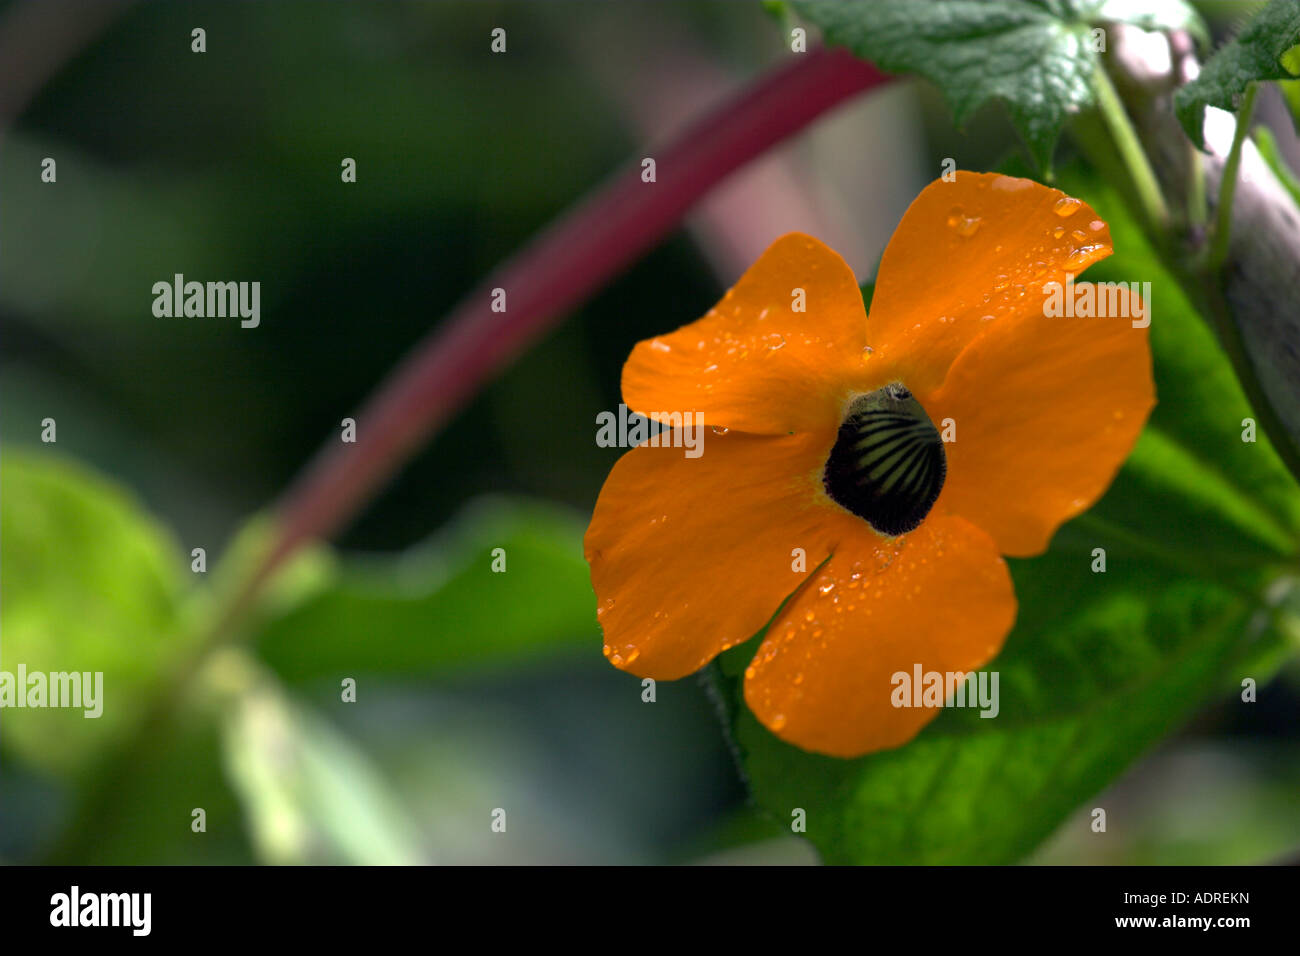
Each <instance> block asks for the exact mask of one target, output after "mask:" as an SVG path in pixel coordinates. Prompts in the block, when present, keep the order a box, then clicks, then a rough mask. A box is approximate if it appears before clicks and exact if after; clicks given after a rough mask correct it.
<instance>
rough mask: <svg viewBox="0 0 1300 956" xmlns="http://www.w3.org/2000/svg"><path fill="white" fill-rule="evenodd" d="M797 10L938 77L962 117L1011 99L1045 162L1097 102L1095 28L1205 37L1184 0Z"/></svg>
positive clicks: (886, 65) (898, 0) (939, 2)
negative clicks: (1071, 122)
mask: <svg viewBox="0 0 1300 956" xmlns="http://www.w3.org/2000/svg"><path fill="white" fill-rule="evenodd" d="M795 9H796V10H797V11H798V12H799V14H800V15H801V16H803V17H804V18H806V19H807V20H809V21H810V22H812V23H814V24H816V25H817V26H818V27H820V28H821V30H822V33H823V34H824V36H825V38H826V40H827V42H829V43H833V44H839V45H843V46H847V47H848V48H849V49H851V50H852V51H853V52H854V53H856V54H857V55H858V56H860V57H862V58H864V59H867V60H871V61H872V62H873V63H875V64H876V65H877V66H879V67H880V68H881V69H883V70H887V71H889V72H891V73H916V74H919V75H920V76H923V77H925V78H926V79H928V80H930V81H931V82H933V83H934V84H935V85H936V86H938V87H939V89H940V90H941V91H942V93H943V95H944V97H945V99H946V100H947V102H948V105H949V107H950V108H951V109H952V112H953V117H954V119H955V120H956V121H957V123H958V124H961V123H963V122H964V121H965V120H966V119H967V118H968V117H970V116H971V115H972V114H973V113H974V112H975V111H976V110H978V109H979V108H980V107H981V106H983V105H984V104H985V103H987V102H989V101H990V100H1000V101H1002V102H1003V103H1005V104H1006V107H1007V109H1008V111H1009V112H1010V114H1011V118H1012V120H1013V121H1014V123H1015V124H1016V128H1017V129H1018V130H1019V132H1020V134H1021V136H1022V137H1024V140H1025V142H1026V144H1027V145H1028V146H1029V150H1030V153H1031V154H1032V155H1033V157H1034V160H1035V162H1037V163H1038V165H1039V167H1040V168H1042V169H1047V168H1049V167H1050V165H1051V158H1052V150H1053V148H1054V147H1055V145H1056V141H1057V138H1058V137H1059V136H1060V132H1061V128H1062V127H1063V126H1064V125H1065V122H1066V120H1067V119H1068V118H1069V117H1070V115H1071V114H1073V113H1076V112H1078V111H1079V110H1081V109H1085V108H1087V107H1089V106H1091V105H1092V103H1093V91H1092V85H1091V84H1092V75H1093V71H1094V70H1096V69H1098V68H1099V66H1098V59H1097V53H1096V52H1095V49H1094V42H1093V30H1094V29H1097V28H1099V27H1100V26H1101V25H1103V24H1105V23H1112V22H1126V23H1133V24H1135V25H1137V26H1140V27H1143V28H1145V29H1180V28H1183V29H1192V30H1193V32H1195V33H1196V34H1197V35H1198V36H1204V29H1203V27H1202V26H1201V25H1200V20H1199V17H1198V16H1197V15H1196V12H1195V11H1194V10H1192V9H1191V8H1190V7H1189V6H1188V5H1187V4H1184V3H1182V2H1167V3H1154V2H1137V0H1040V2H1035V0H927V2H925V3H917V2H915V0H853V2H832V0H814V2H805V3H798V4H796V5H795Z"/></svg>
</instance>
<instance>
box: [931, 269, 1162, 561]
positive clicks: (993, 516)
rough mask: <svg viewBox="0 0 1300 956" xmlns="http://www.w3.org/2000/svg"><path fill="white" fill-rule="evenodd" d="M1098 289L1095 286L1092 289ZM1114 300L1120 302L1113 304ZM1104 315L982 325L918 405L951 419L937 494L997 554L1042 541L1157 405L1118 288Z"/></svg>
mask: <svg viewBox="0 0 1300 956" xmlns="http://www.w3.org/2000/svg"><path fill="white" fill-rule="evenodd" d="M1094 288H1096V287H1094ZM1121 303H1122V304H1121ZM1114 305H1115V306H1116V309H1115V311H1116V312H1119V311H1120V308H1122V309H1123V312H1122V314H1120V315H1114V313H1112V315H1114V317H1111V318H1078V317H1069V318H1067V317H1059V318H1051V317H1047V316H1044V315H1042V314H1038V315H1028V316H1022V317H1019V318H1016V319H1011V320H1008V321H1005V322H999V323H996V324H995V325H993V326H991V327H990V328H989V330H988V331H987V332H986V333H985V334H984V335H982V336H980V337H979V338H978V339H976V340H975V341H974V342H972V343H971V344H970V346H968V347H967V348H966V350H965V351H964V352H962V353H961V355H960V356H958V357H957V360H956V361H955V362H954V363H953V366H952V370H951V371H950V372H949V374H948V379H947V381H946V382H944V384H943V387H942V388H941V389H940V390H939V391H938V392H937V393H935V394H934V396H933V397H931V398H930V399H929V400H928V401H927V404H926V408H927V410H928V411H929V412H930V414H931V416H934V417H936V418H935V420H936V421H938V420H941V419H943V418H951V419H952V420H953V422H954V424H955V432H954V434H955V437H956V441H953V442H951V443H949V444H948V445H945V446H944V447H945V450H946V451H947V452H948V480H947V484H946V486H945V488H944V492H943V494H944V497H943V499H942V500H941V501H940V502H939V503H938V506H942V507H943V508H945V509H946V510H947V511H950V512H952V513H955V514H959V515H962V516H963V517H965V518H967V519H969V520H970V521H972V522H974V523H975V524H977V525H979V526H980V527H981V528H983V529H984V530H985V531H987V532H988V533H989V534H991V535H992V536H993V538H994V539H995V540H996V541H997V543H998V547H999V548H1000V549H1001V550H1002V553H1003V554H1010V555H1017V556H1026V555H1033V554H1039V553H1041V552H1043V551H1044V550H1046V548H1047V545H1048V542H1049V541H1050V540H1051V537H1052V534H1053V533H1054V532H1055V531H1056V529H1057V528H1058V527H1059V526H1060V525H1061V524H1063V523H1064V522H1065V521H1068V520H1069V519H1070V518H1072V517H1074V516H1075V515H1077V514H1079V513H1080V512H1081V511H1084V510H1086V509H1087V508H1089V507H1091V506H1092V504H1093V503H1094V502H1095V501H1096V500H1097V499H1098V498H1100V497H1101V495H1102V493H1103V492H1104V491H1105V490H1106V489H1107V488H1108V487H1109V486H1110V483H1111V481H1112V479H1114V477H1115V473H1116V472H1117V471H1118V470H1119V467H1120V465H1121V464H1123V462H1124V459H1125V458H1126V457H1128V453H1129V452H1130V451H1131V450H1132V448H1133V445H1134V443H1135V442H1136V441H1137V438H1138V433H1139V432H1141V431H1142V426H1143V425H1144V424H1145V423H1146V420H1147V415H1148V414H1150V412H1151V408H1152V407H1153V406H1154V405H1155V384H1154V382H1153V381H1152V378H1151V348H1150V345H1149V343H1148V336H1147V329H1146V328H1134V327H1133V324H1132V323H1133V320H1132V319H1130V318H1128V317H1125V316H1134V315H1136V314H1137V312H1136V309H1137V307H1138V297H1137V295H1136V294H1135V293H1130V292H1129V291H1127V290H1123V292H1122V300H1117V302H1116V303H1115V304H1114Z"/></svg>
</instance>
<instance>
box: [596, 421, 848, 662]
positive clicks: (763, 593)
mask: <svg viewBox="0 0 1300 956" xmlns="http://www.w3.org/2000/svg"><path fill="white" fill-rule="evenodd" d="M704 436H705V437H704V443H703V448H704V454H703V455H701V456H700V457H699V458H686V457H685V455H684V454H683V450H682V449H681V448H665V447H658V448H655V447H650V446H648V445H642V446H639V447H637V448H634V449H632V450H631V451H629V452H628V453H627V454H626V455H624V456H623V457H622V458H620V459H619V461H618V463H617V464H616V465H615V466H614V470H613V471H612V472H611V473H610V476H609V478H608V479H607V480H606V482H605V487H604V488H603V489H602V490H601V493H600V498H599V500H598V501H597V502H596V509H595V513H594V514H593V515H592V519H591V525H590V527H588V529H587V535H586V538H585V540H584V542H583V544H584V550H585V551H586V556H587V561H588V563H589V564H590V565H591V582H592V586H593V587H594V588H595V591H596V599H597V614H598V615H599V617H600V623H601V627H602V628H603V630H604V633H605V653H606V655H607V656H608V657H609V658H610V661H611V662H612V663H613V664H615V665H616V666H618V667H621V668H623V669H625V670H630V671H632V672H633V673H635V674H637V675H639V676H641V677H653V678H656V679H659V680H671V679H675V678H678V677H683V676H685V675H687V674H691V673H693V672H695V671H696V670H699V668H700V667H702V666H703V665H704V664H706V663H708V661H709V660H711V659H712V658H713V657H714V656H715V655H716V654H718V653H719V652H721V651H723V650H725V649H726V648H728V647H731V646H733V645H735V644H739V643H741V642H743V641H746V640H749V639H750V638H751V637H753V636H754V635H755V634H756V633H758V631H759V630H761V629H762V627H763V626H764V625H765V624H767V622H768V621H769V620H770V619H771V617H772V615H773V614H774V613H775V612H776V610H777V608H778V607H779V606H780V604H781V602H782V601H783V600H784V599H785V598H786V596H787V595H789V594H790V592H791V591H793V590H795V588H797V587H798V586H799V584H800V582H802V581H803V580H805V579H806V578H807V576H808V574H809V573H810V572H811V571H812V570H813V569H815V568H816V567H817V565H818V564H819V563H820V562H821V561H822V560H823V559H824V558H825V557H826V556H827V555H828V554H830V552H831V551H832V550H833V549H834V548H835V547H837V546H838V545H839V544H840V543H841V542H842V541H845V540H851V539H853V538H854V537H861V538H873V537H874V532H872V531H871V529H870V527H869V526H868V525H867V524H866V523H865V522H863V521H861V520H859V519H857V518H855V517H853V516H852V515H850V514H849V513H848V512H846V511H844V510H842V509H841V508H839V506H838V505H835V504H834V503H832V502H831V501H830V500H829V499H828V498H827V497H826V496H825V493H824V491H823V490H822V484H821V474H822V469H823V467H824V465H825V461H826V456H827V454H828V453H829V451H830V447H831V445H832V444H833V443H834V441H835V433H834V432H828V433H822V434H812V435H789V436H786V435H783V436H759V435H746V434H743V433H740V432H728V433H726V434H724V435H718V434H716V433H714V432H713V430H712V429H710V428H705V429H704ZM796 548H802V549H804V552H805V555H806V557H805V559H804V560H803V562H802V563H801V564H799V565H798V566H799V567H801V568H803V570H798V571H796V570H794V568H795V567H796V561H795V555H794V554H793V551H794V549H796Z"/></svg>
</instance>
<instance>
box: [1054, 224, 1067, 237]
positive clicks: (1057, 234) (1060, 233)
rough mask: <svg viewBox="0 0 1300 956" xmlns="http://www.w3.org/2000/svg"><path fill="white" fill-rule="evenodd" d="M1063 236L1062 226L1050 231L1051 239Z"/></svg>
mask: <svg viewBox="0 0 1300 956" xmlns="http://www.w3.org/2000/svg"><path fill="white" fill-rule="evenodd" d="M1063 235H1065V227H1064V226H1057V227H1056V228H1055V229H1053V230H1052V238H1053V239H1060V238H1061V237H1062V236H1063Z"/></svg>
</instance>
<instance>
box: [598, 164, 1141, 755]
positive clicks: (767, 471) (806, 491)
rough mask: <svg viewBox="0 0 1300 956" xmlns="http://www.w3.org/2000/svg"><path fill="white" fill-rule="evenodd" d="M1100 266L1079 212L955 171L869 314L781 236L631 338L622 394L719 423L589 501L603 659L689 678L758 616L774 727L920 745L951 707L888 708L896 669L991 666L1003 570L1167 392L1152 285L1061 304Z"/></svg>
mask: <svg viewBox="0 0 1300 956" xmlns="http://www.w3.org/2000/svg"><path fill="white" fill-rule="evenodd" d="M1110 252H1111V242H1110V231H1109V228H1108V227H1107V226H1106V224H1105V223H1104V222H1102V221H1101V220H1099V219H1098V218H1097V216H1096V214H1095V213H1094V212H1093V211H1092V210H1091V209H1090V208H1089V207H1088V206H1087V205H1085V204H1084V203H1081V202H1079V201H1078V200H1075V199H1071V198H1068V197H1066V196H1065V195H1064V194H1062V193H1061V192H1059V191H1057V190H1054V189H1048V188H1047V187H1045V186H1041V185H1039V184H1037V183H1034V182H1030V181H1028V180H1022V179H1013V178H1010V177H1006V176H996V175H992V174H976V173H968V172H959V173H958V174H957V178H956V181H955V182H934V183H931V184H930V185H929V186H928V187H926V189H925V190H924V191H923V192H922V193H921V195H920V196H918V197H917V199H916V200H915V201H914V202H913V203H912V205H911V207H910V208H909V209H908V211H907V213H906V214H905V215H904V217H903V221H902V222H901V223H900V225H899V227H898V230H897V231H896V232H895V233H894V236H893V238H892V239H891V240H890V243H889V247H888V248H887V249H886V250H885V255H884V258H883V259H882V261H881V264H880V273H879V281H878V283H877V285H876V289H875V294H874V297H873V300H872V305H871V317H870V319H868V318H867V316H866V313H865V310H864V308H863V305H862V296H861V293H860V291H859V289H858V284H857V281H856V280H855V279H854V276H853V273H852V272H851V270H850V269H849V268H848V266H847V265H846V264H845V263H844V261H843V260H842V259H840V257H839V256H837V255H836V254H835V253H834V252H832V251H831V250H830V249H828V248H827V247H826V246H824V245H822V244H821V243H820V242H818V241H817V240H815V239H813V238H811V237H809V236H805V235H800V234H791V235H787V236H784V237H782V238H781V239H778V240H777V241H776V242H775V243H773V245H772V246H771V247H770V248H769V249H768V250H767V252H765V253H764V254H763V256H762V258H760V259H759V260H758V262H756V263H755V264H754V265H753V266H752V267H751V268H750V269H749V271H748V272H746V273H745V275H744V276H742V277H741V279H740V281H739V282H738V283H737V284H736V286H735V288H733V289H732V290H731V291H730V292H728V293H727V294H726V295H725V296H724V297H723V299H722V301H721V302H719V303H718V304H717V305H716V306H715V307H714V308H713V309H712V310H710V311H709V313H708V314H707V315H706V316H704V318H702V319H700V320H699V321H697V322H693V323H691V324H690V325H687V326H685V327H683V328H681V329H678V330H677V331H676V332H673V333H672V334H670V335H664V336H660V337H658V338H655V339H651V340H650V341H647V342H641V343H639V344H638V345H637V346H636V348H635V349H634V350H633V351H632V355H631V357H630V358H629V359H628V362H627V365H626V366H625V367H624V369H623V396H624V400H625V401H626V403H627V405H628V407H629V408H630V409H632V410H633V411H637V412H640V413H642V414H645V415H648V416H650V417H651V418H654V419H656V420H659V421H667V415H668V413H670V412H691V411H693V412H696V413H697V414H698V415H699V416H700V418H701V419H702V421H703V423H704V424H705V425H706V426H708V427H705V428H704V429H703V432H702V435H703V439H704V440H703V453H702V454H701V455H700V456H699V457H695V458H692V457H688V456H686V455H685V454H683V450H682V448H681V447H671V446H669V445H668V443H667V442H660V444H659V445H657V446H650V445H641V446H639V447H637V448H634V449H632V450H631V451H629V452H628V453H627V454H626V455H624V456H623V457H622V458H621V459H620V460H619V461H618V463H617V464H616V465H615V466H614V469H613V471H612V472H611V473H610V476H609V478H608V480H607V481H606V482H605V487H604V488H603V489H602V491H601V493H600V499H599V500H598V501H597V503H596V508H595V513H594V514H593V516H592V519H591V526H590V527H589V528H588V529H587V535H586V539H585V542H584V544H585V550H586V556H587V561H588V562H589V563H590V565H591V579H592V585H593V586H594V588H595V591H596V596H597V601H598V612H597V613H598V614H599V616H600V622H601V625H602V627H603V629H604V633H605V654H606V655H607V656H608V657H609V659H610V661H611V662H612V663H613V664H615V665H616V666H618V667H620V668H623V669H624V670H628V671H631V672H632V673H634V674H637V675H638V676H641V677H653V678H656V679H661V680H669V679H674V678H678V677H683V676H685V675H687V674H690V673H692V672H694V671H696V670H698V669H699V668H700V667H702V666H703V665H704V664H706V663H708V661H710V660H711V659H712V658H713V657H715V656H716V655H717V654H719V653H720V652H721V651H723V650H725V649H727V648H728V647H732V646H734V645H737V644H741V643H743V642H745V641H747V640H748V639H750V638H751V637H753V636H754V635H756V634H757V633H758V632H759V631H760V630H762V629H763V628H764V627H765V626H767V633H766V636H765V637H764V639H763V642H762V645H761V647H760V648H759V650H758V652H757V654H756V655H755V657H754V659H753V662H752V663H751V664H750V666H749V667H748V669H747V670H746V672H745V700H746V702H747V703H748V705H749V707H750V709H751V710H752V711H753V712H754V714H755V715H756V716H757V717H758V719H759V720H760V721H762V723H763V724H764V725H765V726H766V727H767V728H768V729H769V730H771V731H772V732H773V733H775V734H776V735H777V736H778V737H781V738H782V739H784V740H786V741H789V742H790V743H793V744H796V745H798V746H800V747H803V748H804V749H807V750H813V751H818V752H821V753H825V754H831V755H835V756H843V757H849V756H857V755H860V754H864V753H869V752H871V751H874V750H880V749H883V748H888V747H897V746H899V745H901V744H904V743H906V742H907V741H909V740H911V739H912V737H914V736H915V735H916V734H917V733H918V732H919V731H920V729H921V728H922V727H923V726H924V725H925V724H926V723H927V722H929V721H930V720H931V719H932V718H933V717H934V716H935V715H936V713H937V710H936V709H935V708H933V707H899V706H895V705H894V703H895V702H894V700H893V697H894V693H893V692H894V690H895V686H896V685H895V682H894V679H893V675H895V674H897V673H899V672H905V673H907V674H908V675H909V676H910V675H911V674H912V673H913V672H914V669H915V667H916V666H917V665H919V666H920V668H921V672H922V673H928V672H932V671H937V672H939V673H941V674H948V673H953V672H957V673H968V672H971V671H974V670H977V669H979V668H981V667H983V666H984V665H985V664H987V663H988V662H989V661H990V660H992V659H993V657H995V656H996V655H997V653H998V651H999V650H1000V649H1001V647H1002V642H1003V640H1004V639H1005V637H1006V635H1007V632H1008V631H1009V630H1010V629H1011V625H1012V623H1013V622H1014V620H1015V616H1016V599H1015V594H1014V591H1013V589H1012V584H1011V578H1010V575H1009V574H1008V571H1007V566H1006V563H1005V562H1004V561H1003V559H1002V555H1003V554H1007V555H1013V556H1028V555H1034V554H1039V553H1041V552H1042V551H1044V550H1045V549H1046V548H1047V545H1048V542H1049V541H1050V539H1051V537H1052V534H1053V533H1054V532H1055V531H1056V529H1057V527H1059V526H1060V525H1061V524H1062V523H1063V522H1065V521H1067V520H1069V519H1070V518H1072V517H1073V516H1075V515H1077V514H1079V513H1080V512H1082V511H1084V510H1085V509H1087V508H1088V507H1089V506H1090V505H1091V504H1092V503H1093V502H1094V501H1096V500H1097V498H1099V497H1100V496H1101V494H1102V493H1103V492H1104V491H1105V490H1106V488H1107V486H1109V484H1110V482H1111V480H1112V479H1113V478H1114V476H1115V473H1116V471H1117V470H1118V469H1119V467H1120V465H1121V463H1122V462H1123V460H1124V458H1125V457H1126V456H1127V454H1128V452H1129V450H1130V449H1131V448H1132V446H1133V444H1134V442H1135V441H1136V440H1137V436H1138V433H1139V432H1140V431H1141V429H1142V426H1143V424H1144V422H1145V421H1146V418H1147V415H1148V413H1149V412H1150V410H1151V407H1152V406H1153V404H1154V402H1155V397H1154V395H1155V393H1154V385H1153V383H1152V378H1151V353H1150V348H1149V345H1148V343H1147V330H1146V328H1145V327H1136V326H1144V325H1145V323H1140V322H1138V323H1135V322H1134V321H1133V320H1132V319H1131V318H1130V316H1132V315H1136V314H1139V313H1138V303H1137V300H1136V296H1135V295H1133V296H1131V297H1130V293H1129V292H1128V291H1127V290H1123V291H1120V294H1119V295H1118V296H1117V297H1115V298H1113V299H1112V300H1111V303H1110V304H1111V310H1112V314H1111V315H1110V317H1105V318H1092V317H1089V318H1083V317H1078V316H1077V315H1071V316H1069V317H1049V314H1048V313H1049V312H1050V310H1048V309H1046V308H1045V305H1046V303H1047V302H1048V300H1049V294H1048V292H1047V291H1045V290H1046V289H1047V288H1049V286H1048V284H1049V283H1060V288H1064V287H1066V286H1067V276H1072V275H1074V274H1076V273H1078V272H1080V271H1082V270H1083V269H1084V268H1086V267H1087V266H1088V265H1090V264H1091V263H1093V262H1096V261H1097V260H1099V259H1102V258H1104V257H1105V256H1107V255H1109V254H1110ZM801 291H802V296H803V301H804V303H805V308H806V310H805V311H798V310H797V309H796V307H797V305H798V304H799V297H800V292H801ZM1102 298H1103V299H1104V298H1105V297H1102ZM1116 304H1118V305H1119V306H1120V309H1118V310H1115V309H1114V306H1115V305H1116ZM1115 312H1118V314H1115ZM800 554H803V555H806V561H805V562H803V563H801V562H800V561H799V555H800ZM1080 573H1086V568H1085V569H1083V570H1082V571H1081V572H1080ZM787 598H788V600H787ZM783 602H784V603H783Z"/></svg>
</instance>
